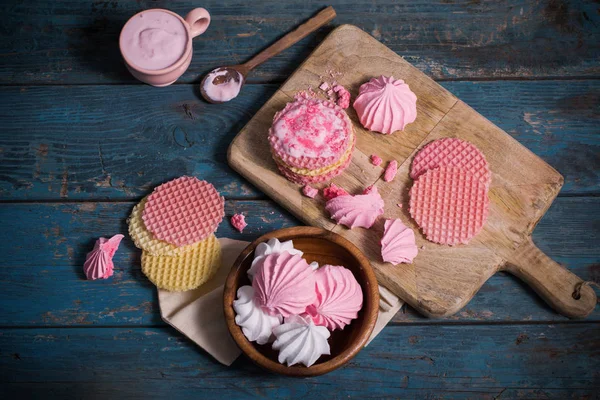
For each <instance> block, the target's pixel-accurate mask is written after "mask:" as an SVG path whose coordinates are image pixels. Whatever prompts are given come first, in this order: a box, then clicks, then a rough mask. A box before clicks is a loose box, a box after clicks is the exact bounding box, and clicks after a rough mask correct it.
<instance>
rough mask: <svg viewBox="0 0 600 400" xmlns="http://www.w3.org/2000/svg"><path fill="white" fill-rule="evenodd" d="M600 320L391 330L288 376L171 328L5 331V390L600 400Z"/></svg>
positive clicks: (0, 341)
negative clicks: (224, 356) (306, 372)
mask: <svg viewBox="0 0 600 400" xmlns="http://www.w3.org/2000/svg"><path fill="white" fill-rule="evenodd" d="M598 345H600V330H598V325H597V324H589V323H584V324H572V325H569V324H567V325H565V324H559V325H553V326H552V325H528V326H525V325H506V326H502V327H498V326H489V325H483V326H390V327H388V328H386V329H385V330H384V331H383V332H382V334H381V335H380V336H379V337H378V338H377V339H376V340H375V341H374V342H372V343H371V345H369V347H367V348H366V349H364V350H363V351H361V352H360V353H359V354H358V356H357V357H356V358H355V359H353V360H352V361H351V362H350V363H349V364H348V365H347V366H346V367H345V368H342V369H339V370H336V371H334V372H332V373H330V374H328V375H324V376H321V377H316V378H307V379H290V378H285V377H280V376H275V375H271V374H268V373H266V372H263V371H262V370H259V369H258V367H256V366H254V365H253V364H251V363H250V362H249V361H248V360H247V359H245V358H241V359H239V360H237V361H236V362H235V363H234V364H233V365H232V366H231V367H224V366H222V365H220V364H217V363H216V362H215V361H214V360H212V359H211V358H210V356H208V355H206V354H205V353H204V352H203V351H202V350H200V349H199V348H197V347H195V345H194V344H192V343H191V342H190V341H188V340H187V339H186V338H184V337H182V336H181V335H180V334H179V333H177V332H176V331H175V330H174V329H171V328H159V329H156V328H133V329H119V328H105V329H86V328H83V329H79V328H76V329H33V330H32V329H10V330H2V331H0V348H1V349H2V357H0V372H1V373H2V381H3V384H2V386H1V389H0V390H1V391H2V392H3V394H4V396H3V397H5V398H12V397H13V396H14V395H17V394H22V392H21V393H18V392H17V390H25V392H26V393H29V394H30V395H31V396H43V397H44V398H61V397H62V398H64V397H85V398H88V397H112V398H114V397H118V398H123V397H127V398H129V397H141V396H143V397H144V398H149V397H150V398H165V397H167V396H168V397H171V398H181V397H194V398H214V397H215V396H219V397H220V398H253V397H264V398H276V397H277V398H279V397H281V398H347V397H351V398H378V397H383V396H385V397H393V398H417V399H425V398H427V399H429V398H441V397H444V398H446V397H449V398H460V399H467V398H468V399H490V400H491V399H494V398H496V397H495V396H498V395H500V394H501V395H502V396H501V397H500V398H516V397H523V398H531V399H534V398H535V399H538V398H539V399H548V398H556V399H565V398H594V396H595V394H596V393H598V391H599V390H600V381H599V380H598V375H597V372H598V370H600V355H599V354H598V352H597V351H595V350H594V349H597V348H598Z"/></svg>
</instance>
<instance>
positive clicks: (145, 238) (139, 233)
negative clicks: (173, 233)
mask: <svg viewBox="0 0 600 400" xmlns="http://www.w3.org/2000/svg"><path fill="white" fill-rule="evenodd" d="M147 200H148V198H147V197H144V198H143V199H142V201H140V202H139V203H138V204H136V206H135V207H133V211H132V212H131V215H130V216H129V219H128V220H127V223H128V224H129V236H131V240H133V243H134V244H135V247H137V248H138V249H142V250H144V251H145V252H147V253H149V254H151V255H153V256H167V257H175V256H178V255H180V254H183V253H186V252H188V251H190V250H191V249H192V248H193V246H194V245H193V244H190V245H186V246H181V247H177V246H174V245H172V244H171V243H167V242H165V241H162V240H158V239H157V238H156V237H155V236H154V235H153V234H152V232H150V231H149V230H148V229H146V225H144V220H143V219H142V214H143V213H144V207H145V206H146V201H147Z"/></svg>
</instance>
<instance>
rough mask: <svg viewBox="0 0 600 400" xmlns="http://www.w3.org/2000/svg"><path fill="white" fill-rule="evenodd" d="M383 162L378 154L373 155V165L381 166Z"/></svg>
mask: <svg viewBox="0 0 600 400" xmlns="http://www.w3.org/2000/svg"><path fill="white" fill-rule="evenodd" d="M382 162H383V160H382V159H381V157H379V156H378V155H377V154H371V164H373V165H375V166H379V165H381V163H382Z"/></svg>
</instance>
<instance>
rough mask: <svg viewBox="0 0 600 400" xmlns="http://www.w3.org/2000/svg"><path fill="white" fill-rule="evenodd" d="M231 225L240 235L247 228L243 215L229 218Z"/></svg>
mask: <svg viewBox="0 0 600 400" xmlns="http://www.w3.org/2000/svg"><path fill="white" fill-rule="evenodd" d="M231 225H232V226H233V227H234V228H235V229H237V230H238V231H239V232H240V233H241V232H242V231H243V230H244V228H245V227H247V226H248V224H247V223H246V217H245V216H244V215H243V214H235V215H233V216H232V217H231Z"/></svg>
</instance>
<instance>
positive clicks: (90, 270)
mask: <svg viewBox="0 0 600 400" xmlns="http://www.w3.org/2000/svg"><path fill="white" fill-rule="evenodd" d="M122 239H123V235H115V236H113V237H111V238H110V239H106V238H103V237H101V238H100V239H98V240H96V244H95V245H94V249H93V250H92V251H90V252H89V253H88V255H87V257H86V258H85V263H84V264H83V272H84V273H85V276H86V278H87V279H90V280H96V279H107V278H109V277H111V276H112V275H113V269H114V264H113V260H112V258H113V256H114V255H115V253H116V252H117V249H118V248H119V243H121V240H122Z"/></svg>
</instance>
